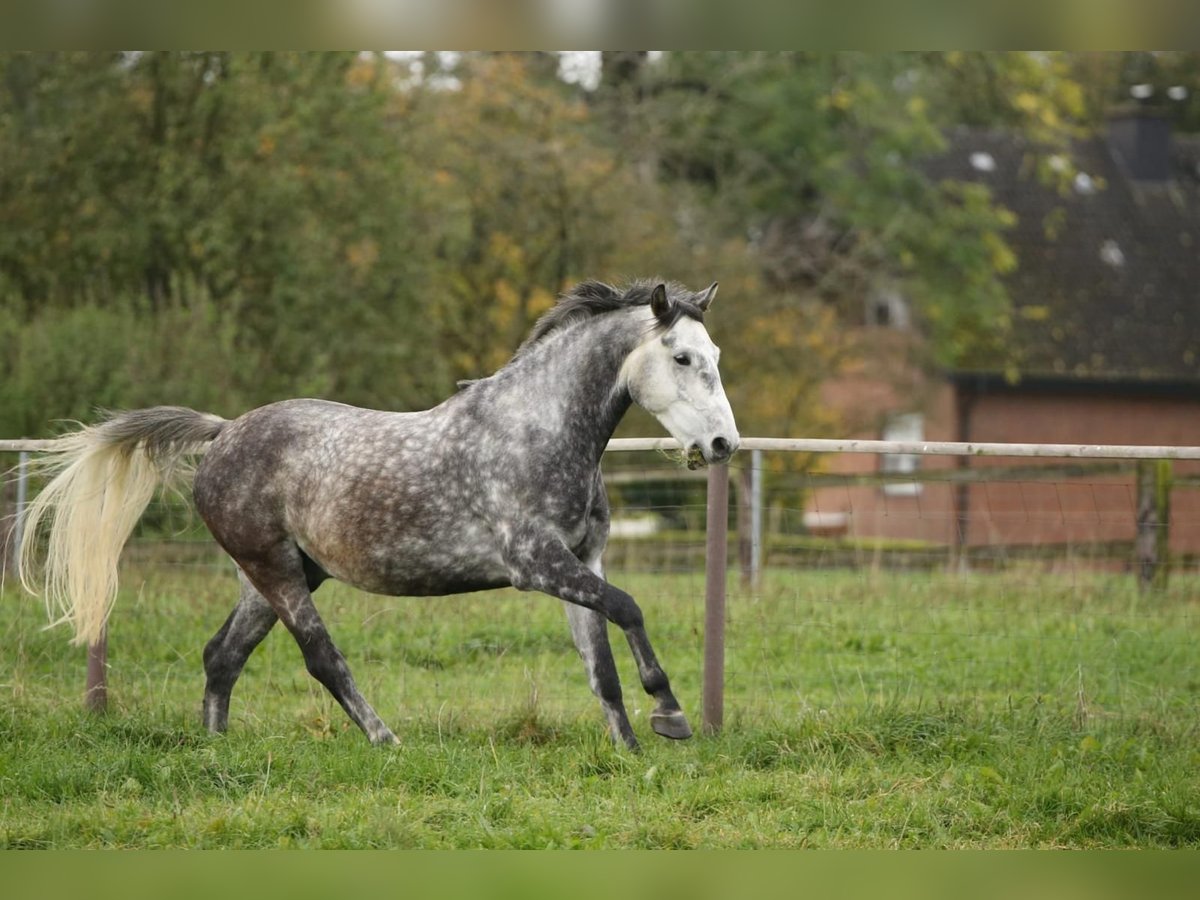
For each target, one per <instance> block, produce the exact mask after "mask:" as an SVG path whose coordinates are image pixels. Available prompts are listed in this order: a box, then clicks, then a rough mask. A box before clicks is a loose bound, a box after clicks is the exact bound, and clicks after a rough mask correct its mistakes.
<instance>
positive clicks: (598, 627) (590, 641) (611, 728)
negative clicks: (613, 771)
mask: <svg viewBox="0 0 1200 900" xmlns="http://www.w3.org/2000/svg"><path fill="white" fill-rule="evenodd" d="M563 606H565V607H566V610H567V622H568V623H569V624H570V626H571V636H572V637H573V638H574V639H575V646H576V648H578V650H579V655H580V656H581V657H583V663H584V665H585V666H587V670H588V681H589V682H590V683H591V686H592V693H593V694H595V695H596V697H597V698H598V699H599V700H600V707H601V709H603V710H604V716H605V718H607V719H608V732H609V734H610V735H611V736H612V739H613V741H614V742H615V741H621V742H622V743H624V744H625V746H626V747H628V748H629V749H630V750H636V749H637V746H638V741H637V738H636V737H635V736H634V734H633V728H632V726H630V724H629V716H628V715H627V714H626V712H625V703H624V701H623V700H622V698H621V679H620V678H619V677H618V675H617V665H616V663H615V662H614V661H613V655H612V646H611V645H610V644H609V642H608V620H607V619H605V618H604V616H602V615H601V614H600V613H598V612H596V611H595V610H591V609H587V608H585V607H582V606H576V605H575V604H574V603H564V604H563Z"/></svg>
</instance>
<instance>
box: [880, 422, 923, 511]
mask: <svg viewBox="0 0 1200 900" xmlns="http://www.w3.org/2000/svg"><path fill="white" fill-rule="evenodd" d="M883 439H884V440H885V441H923V440H925V417H924V416H923V415H921V414H920V413H904V414H901V415H896V416H892V417H891V418H890V419H888V421H887V424H885V425H884V426H883ZM880 458H881V459H882V462H881V463H880V470H881V471H882V472H883V473H884V474H888V475H897V474H904V473H910V472H916V471H917V468H918V466H919V465H920V462H921V457H920V456H918V455H916V454H915V453H886V454H884V455H883V456H882V457H880ZM883 492H884V493H885V494H886V495H887V496H889V497H915V496H917V495H918V494H919V493H921V484H920V482H917V481H889V482H886V483H885V484H884V486H883Z"/></svg>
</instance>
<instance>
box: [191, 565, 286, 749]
mask: <svg viewBox="0 0 1200 900" xmlns="http://www.w3.org/2000/svg"><path fill="white" fill-rule="evenodd" d="M239 579H240V581H241V585H242V593H241V597H240V598H239V599H238V603H237V606H235V607H234V609H233V612H232V613H230V614H229V618H228V619H226V620H225V624H224V625H222V626H221V630H220V631H218V632H217V633H216V635H215V636H214V637H213V639H212V640H211V641H209V642H208V645H207V646H206V647H205V648H204V672H205V675H206V681H205V685H204V725H205V727H206V728H208V730H209V731H214V732H222V731H224V730H225V729H226V727H227V726H228V724H229V697H230V695H231V694H232V693H233V686H234V684H236V683H237V680H238V676H239V675H241V674H242V668H243V667H244V666H245V665H246V660H247V659H249V657H250V654H251V653H253V652H254V648H255V647H257V646H258V645H259V644H260V643H261V642H262V639H263V638H265V637H266V636H267V632H269V631H270V630H271V627H272V626H273V625H274V624H275V623H276V622H277V621H278V619H279V617H278V616H277V615H275V610H273V609H271V605H270V604H269V603H267V601H266V600H264V599H263V596H262V594H260V593H259V592H258V591H257V590H256V589H255V587H254V585H252V584H251V583H250V582H249V581H247V580H246V577H245V576H244V575H242V574H241V573H240V572H239Z"/></svg>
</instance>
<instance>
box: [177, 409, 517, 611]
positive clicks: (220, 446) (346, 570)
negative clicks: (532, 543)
mask: <svg viewBox="0 0 1200 900" xmlns="http://www.w3.org/2000/svg"><path fill="white" fill-rule="evenodd" d="M443 412H444V411H440V410H439V409H434V410H429V411H425V412H419V413H388V412H380V411H377V410H369V409H361V408H358V407H353V406H347V405H345V404H340V403H332V402H329V401H324V400H289V401H283V402H281V403H275V404H271V405H269V406H264V407H261V408H259V409H256V410H252V411H250V412H248V413H246V414H245V415H243V416H241V417H240V418H238V419H236V420H234V421H233V422H231V423H230V424H229V425H228V426H226V428H225V429H224V430H223V431H222V433H221V434H220V435H219V436H218V438H217V439H216V440H215V441H214V442H213V444H212V447H211V448H210V450H209V452H208V454H206V457H205V459H204V461H203V462H202V464H201V466H200V468H199V470H198V471H197V473H196V480H195V489H194V490H195V499H196V506H197V508H198V509H199V511H200V514H201V516H202V517H203V518H204V521H205V523H206V524H207V525H208V527H209V530H210V531H212V533H213V535H214V537H216V539H217V540H218V542H219V543H220V544H221V545H222V546H223V547H224V548H225V549H226V550H227V551H229V552H230V554H231V555H232V556H233V557H234V558H235V559H238V558H239V556H240V555H242V554H245V555H254V554H257V553H261V552H263V551H264V549H265V548H267V547H270V546H272V545H275V544H278V543H280V542H284V541H291V542H294V543H295V544H296V545H297V546H298V547H299V548H300V549H301V550H303V552H304V553H305V554H306V555H308V556H310V557H311V558H312V559H313V560H315V561H316V562H317V563H318V564H319V565H320V566H321V567H322V568H323V569H325V570H326V571H327V572H329V573H330V574H332V575H333V576H334V577H336V578H338V579H340V580H342V581H346V582H348V583H350V584H355V585H357V586H359V587H362V588H365V589H367V590H372V591H376V592H379V593H389V594H438V593H446V592H450V591H451V590H455V591H457V590H469V589H471V588H473V587H491V586H496V585H498V584H501V583H503V580H504V578H503V573H502V571H501V570H500V568H499V566H498V555H497V550H496V547H495V544H494V541H493V540H492V537H493V536H492V534H491V533H490V532H489V530H488V529H487V528H486V527H485V526H484V525H483V522H484V520H485V519H486V518H487V517H486V516H485V515H482V513H483V510H482V509H480V508H478V503H479V500H480V497H479V496H478V492H477V491H475V490H473V489H472V488H471V485H472V484H473V483H474V481H475V479H474V478H473V477H472V476H471V472H470V462H469V460H468V459H466V458H465V457H464V456H462V455H461V454H458V453H454V452H450V451H448V449H447V443H446V441H445V440H444V438H445V436H446V435H445V434H444V432H445V431H446V417H445V416H444V414H443Z"/></svg>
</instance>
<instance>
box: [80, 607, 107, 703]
mask: <svg viewBox="0 0 1200 900" xmlns="http://www.w3.org/2000/svg"><path fill="white" fill-rule="evenodd" d="M83 708H84V709H86V710H87V711H88V712H93V713H102V712H106V711H107V710H108V626H107V625H105V626H104V629H103V630H102V631H101V632H100V637H99V638H97V640H96V643H94V644H88V648H87V685H86V686H85V687H84V689H83Z"/></svg>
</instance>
